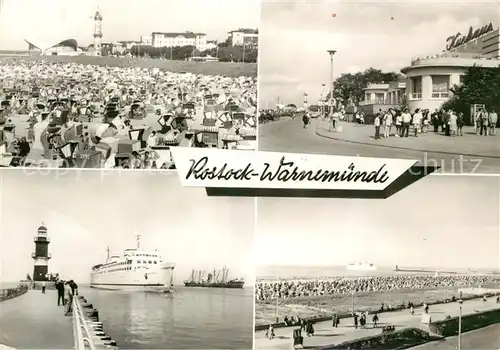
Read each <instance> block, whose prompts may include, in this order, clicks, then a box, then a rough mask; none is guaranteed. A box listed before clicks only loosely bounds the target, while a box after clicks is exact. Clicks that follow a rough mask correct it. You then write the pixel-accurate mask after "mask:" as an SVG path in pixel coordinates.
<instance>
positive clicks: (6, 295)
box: [0, 285, 28, 301]
mask: <svg viewBox="0 0 500 350" xmlns="http://www.w3.org/2000/svg"><path fill="white" fill-rule="evenodd" d="M27 291H28V287H27V286H23V285H21V286H19V287H16V288H7V289H0V301H5V300H9V299H13V298H16V297H18V296H20V295H23V294H24V293H26V292H27Z"/></svg>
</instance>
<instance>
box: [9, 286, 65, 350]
mask: <svg viewBox="0 0 500 350" xmlns="http://www.w3.org/2000/svg"><path fill="white" fill-rule="evenodd" d="M0 319H1V320H2V327H1V330H0V344H2V345H5V346H8V347H13V348H16V349H21V348H22V349H73V348H74V337H73V323H72V318H71V317H70V316H64V308H63V306H57V292H56V291H55V290H47V291H46V293H45V294H42V292H41V291H40V290H30V291H28V292H27V293H26V294H24V295H21V296H19V297H17V298H14V299H10V300H6V301H3V302H1V303H0Z"/></svg>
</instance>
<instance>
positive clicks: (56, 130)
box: [0, 60, 257, 168]
mask: <svg viewBox="0 0 500 350" xmlns="http://www.w3.org/2000/svg"><path fill="white" fill-rule="evenodd" d="M256 101H257V83H256V78H253V77H238V78H232V77H227V76H209V75H200V74H198V75H195V74H191V73H173V72H168V71H163V70H160V69H158V68H151V69H139V68H134V67H104V66H93V65H82V64H76V63H69V64H61V63H54V62H48V61H22V60H5V61H0V103H1V105H0V156H3V157H2V158H8V157H9V156H10V157H11V158H17V159H16V160H15V164H16V165H19V164H21V165H30V164H26V160H30V161H33V159H37V155H38V156H39V157H40V158H45V159H51V160H54V159H60V160H61V159H62V160H64V159H67V158H75V159H76V158H83V159H88V158H89V157H91V156H92V155H94V154H97V155H98V157H99V158H100V159H99V161H97V162H95V163H96V165H98V166H95V167H117V166H118V167H119V165H118V163H117V162H116V159H113V158H114V157H115V155H116V154H119V158H120V160H123V159H126V160H127V162H126V163H121V162H120V164H126V165H127V166H123V167H133V168H143V167H145V166H148V165H149V166H150V167H157V168H160V167H161V166H163V165H165V164H166V163H168V162H169V161H171V159H165V158H164V154H163V153H162V152H161V150H159V149H154V148H155V147H156V148H161V147H165V148H168V146H177V145H180V146H187V147H217V148H231V149H253V148H254V145H255V142H254V141H255V138H256V132H255V129H256V122H257V120H256V118H257V113H256ZM69 143H72V144H73V146H71V147H66V146H67V145H68V144H69ZM2 146H3V147H4V148H2ZM34 149H36V150H38V153H40V154H34V153H36V152H34ZM68 150H69V151H68ZM89 155H90V156H89ZM148 157H149V160H148V159H146V158H148ZM4 163H5V161H3V162H2V164H1V165H4V166H9V164H4ZM155 163H157V164H155ZM10 165H11V166H12V164H10ZM91 167H94V166H91Z"/></svg>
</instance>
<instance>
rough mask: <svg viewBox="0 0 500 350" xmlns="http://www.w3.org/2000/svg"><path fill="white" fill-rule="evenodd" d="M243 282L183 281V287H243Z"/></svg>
mask: <svg viewBox="0 0 500 350" xmlns="http://www.w3.org/2000/svg"><path fill="white" fill-rule="evenodd" d="M244 285H245V284H244V283H243V282H241V283H196V282H184V286H185V287H196V288H224V289H226V288H229V289H243V286H244Z"/></svg>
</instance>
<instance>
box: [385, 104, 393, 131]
mask: <svg viewBox="0 0 500 350" xmlns="http://www.w3.org/2000/svg"><path fill="white" fill-rule="evenodd" d="M384 124H385V125H384V126H385V129H384V137H385V138H388V137H390V136H391V128H392V109H389V111H388V112H387V113H386V114H385V116H384Z"/></svg>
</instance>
